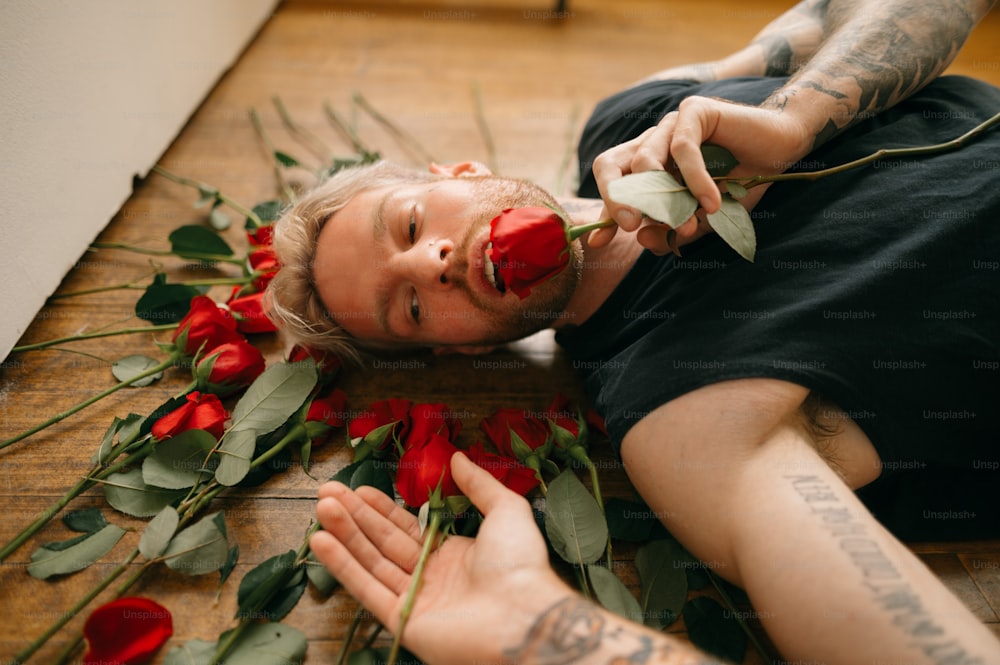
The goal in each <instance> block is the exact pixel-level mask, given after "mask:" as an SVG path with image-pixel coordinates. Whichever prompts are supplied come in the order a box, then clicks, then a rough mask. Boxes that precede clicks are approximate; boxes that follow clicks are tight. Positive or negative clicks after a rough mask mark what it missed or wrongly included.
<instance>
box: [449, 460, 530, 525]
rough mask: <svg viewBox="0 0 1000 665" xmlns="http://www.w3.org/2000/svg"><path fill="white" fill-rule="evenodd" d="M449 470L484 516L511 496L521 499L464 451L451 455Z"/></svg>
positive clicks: (460, 487) (459, 486)
mask: <svg viewBox="0 0 1000 665" xmlns="http://www.w3.org/2000/svg"><path fill="white" fill-rule="evenodd" d="M451 472H452V474H453V476H454V478H455V483H457V484H458V488H459V489H460V490H462V493H463V494H465V496H467V497H468V498H469V500H470V501H472V503H473V504H474V505H475V506H476V507H477V508H479V512H481V513H482V514H483V515H484V516H487V515H489V514H490V512H491V511H493V510H495V509H496V508H497V507H499V506H500V505H501V504H503V503H504V502H507V501H510V500H511V499H512V498H514V499H518V500H522V501H523V499H522V498H521V497H520V496H518V495H517V494H515V493H514V492H511V491H510V490H509V489H507V488H506V487H505V486H504V484H503V483H501V482H500V481H499V480H497V479H496V478H494V477H493V476H491V475H490V473H489V472H488V471H486V470H485V469H482V468H480V467H479V466H477V465H476V464H474V463H473V462H472V461H471V460H470V459H469V458H468V457H466V456H465V454H464V453H455V454H454V455H452V457H451ZM525 505H527V503H525Z"/></svg>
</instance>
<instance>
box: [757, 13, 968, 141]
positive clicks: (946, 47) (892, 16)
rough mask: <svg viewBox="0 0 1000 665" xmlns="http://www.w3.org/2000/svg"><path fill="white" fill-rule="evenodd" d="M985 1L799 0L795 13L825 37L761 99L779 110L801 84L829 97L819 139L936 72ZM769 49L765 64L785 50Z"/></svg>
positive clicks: (952, 53) (777, 59) (777, 61)
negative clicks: (782, 83) (864, 1)
mask: <svg viewBox="0 0 1000 665" xmlns="http://www.w3.org/2000/svg"><path fill="white" fill-rule="evenodd" d="M982 5H983V3H982V2H981V1H979V0H962V1H956V2H939V1H935V0H897V1H888V2H882V3H867V4H866V5H865V6H864V7H865V11H863V12H862V11H859V10H858V3H855V2H846V1H838V0H830V1H829V2H820V3H816V4H809V3H802V5H800V6H799V7H798V8H797V9H801V11H800V12H799V14H800V15H805V16H811V17H812V19H813V20H815V21H818V22H820V23H821V24H822V34H823V41H822V43H821V44H820V45H819V48H818V49H817V50H816V52H815V53H814V54H813V55H812V57H811V59H809V60H808V62H807V63H806V64H805V65H804V66H803V67H802V68H801V69H799V70H798V72H797V73H795V75H794V76H793V77H792V79H791V80H789V82H788V83H787V84H786V85H785V86H783V87H782V88H781V89H779V90H778V91H776V92H775V94H773V95H772V96H771V97H770V98H768V99H767V100H766V101H765V102H764V103H763V105H762V106H764V107H765V108H774V109H778V110H780V109H783V108H785V107H786V105H787V103H788V101H789V98H790V97H792V96H794V95H795V93H796V91H799V90H805V89H810V90H815V91H818V92H820V93H822V94H825V95H827V96H829V97H830V98H831V99H832V100H834V102H835V103H834V105H833V107H832V108H833V109H834V110H833V111H832V112H831V113H830V116H829V119H828V120H827V121H826V122H825V123H820V124H823V126H822V128H821V129H819V131H818V132H817V134H816V137H815V141H814V147H816V146H819V145H821V144H823V143H825V142H826V141H828V140H829V139H830V138H831V137H833V136H834V135H835V134H837V133H839V132H841V131H843V130H844V129H846V128H847V127H849V126H851V125H853V124H855V123H857V122H859V121H861V120H863V119H865V118H868V117H871V116H872V115H874V114H876V113H878V112H880V111H882V110H884V109H886V108H889V107H891V106H893V105H894V104H896V103H897V102H899V101H900V100H902V99H905V98H907V97H908V96H910V95H912V94H913V93H914V92H916V91H918V90H919V89H921V88H922V87H924V86H925V85H926V84H927V83H929V82H930V81H932V80H933V79H934V78H936V77H937V76H938V75H940V74H941V72H943V71H944V69H945V68H946V67H947V66H948V65H949V64H950V63H951V61H952V60H954V58H955V55H956V54H957V53H958V51H959V49H960V48H961V46H962V44H963V43H964V42H965V39H966V37H967V36H968V34H969V32H970V31H971V30H972V28H973V26H974V25H975V23H976V21H977V20H978V18H979V17H980V16H981V15H982V13H983V11H984V9H983V6H982ZM800 30H805V28H800ZM770 49H771V50H770V51H769V52H770V53H772V54H774V55H773V56H772V57H774V58H775V60H774V62H771V61H769V62H768V63H767V64H768V66H769V67H770V66H772V65H773V66H775V67H780V61H781V60H783V59H785V58H786V57H787V53H786V52H784V51H782V50H781V49H780V48H776V47H775V46H774V45H773V44H772V45H771V47H770ZM792 51H793V54H794V49H792ZM794 55H796V56H797V55H798V54H794ZM789 69H790V68H789ZM789 73H791V72H790V71H789Z"/></svg>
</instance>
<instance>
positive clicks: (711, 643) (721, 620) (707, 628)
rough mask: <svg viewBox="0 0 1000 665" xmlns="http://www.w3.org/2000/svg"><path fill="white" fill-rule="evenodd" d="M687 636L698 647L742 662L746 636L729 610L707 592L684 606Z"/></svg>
mask: <svg viewBox="0 0 1000 665" xmlns="http://www.w3.org/2000/svg"><path fill="white" fill-rule="evenodd" d="M684 625H685V627H687V632H688V637H689V638H690V639H691V641H692V642H693V643H694V645H695V646H697V647H698V648H700V649H703V650H704V651H707V652H709V653H711V654H714V655H716V656H719V657H721V658H724V659H726V660H729V661H730V662H734V663H740V662H743V655H744V652H745V651H746V644H747V636H746V633H744V632H743V629H742V628H741V627H740V624H739V622H738V621H737V620H736V618H735V617H733V615H732V614H727V613H726V611H725V610H724V609H723V608H722V605H720V604H719V603H717V602H716V601H715V600H713V599H712V598H709V597H708V596H698V597H697V598H692V599H691V602H689V603H688V604H687V605H685V606H684Z"/></svg>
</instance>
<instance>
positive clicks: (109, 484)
mask: <svg viewBox="0 0 1000 665" xmlns="http://www.w3.org/2000/svg"><path fill="white" fill-rule="evenodd" d="M186 493H187V492H186V491H185V490H167V489H163V488H161V487H150V486H149V485H147V484H146V483H144V482H143V481H142V469H140V468H138V467H137V468H134V469H130V470H128V471H126V472H125V473H113V474H111V475H110V476H108V478H107V479H106V480H105V482H104V498H105V499H106V500H107V502H108V504H110V505H111V507H112V508H114V509H115V510H117V511H119V512H122V513H125V514H126V515H131V516H133V517H152V516H153V515H156V514H157V513H159V512H160V511H161V510H163V509H164V507H166V506H169V505H170V504H172V503H173V502H174V501H177V500H178V499H180V498H182V497H183V496H184V495H185V494H186Z"/></svg>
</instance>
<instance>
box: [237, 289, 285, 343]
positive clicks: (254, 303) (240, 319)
mask: <svg viewBox="0 0 1000 665" xmlns="http://www.w3.org/2000/svg"><path fill="white" fill-rule="evenodd" d="M238 292H239V287H237V288H236V289H233V296H232V297H231V298H230V299H229V302H228V303H226V304H227V305H228V307H229V311H231V312H232V313H233V314H235V315H236V329H237V330H238V331H240V332H241V333H268V332H276V331H277V330H278V327H277V326H276V325H274V322H273V321H272V320H271V319H269V318H268V316H267V314H265V313H264V300H263V299H264V293H263V292H262V291H258V292H256V293H251V294H250V295H246V296H239V297H237V296H236V294H237V293H238Z"/></svg>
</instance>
